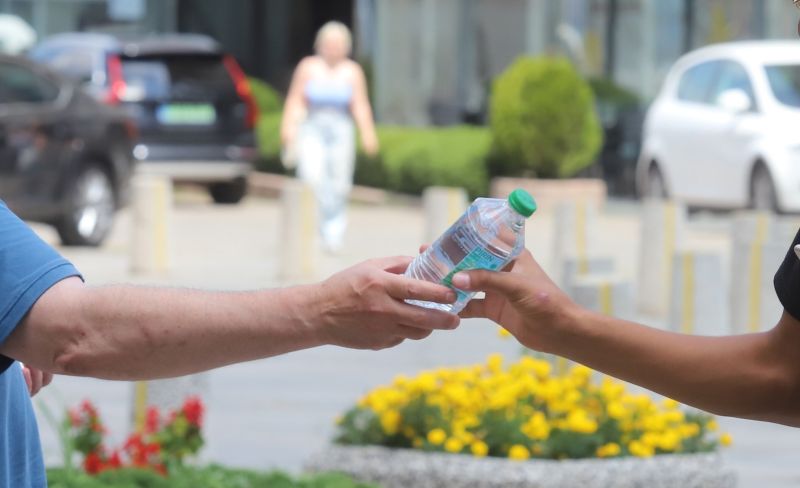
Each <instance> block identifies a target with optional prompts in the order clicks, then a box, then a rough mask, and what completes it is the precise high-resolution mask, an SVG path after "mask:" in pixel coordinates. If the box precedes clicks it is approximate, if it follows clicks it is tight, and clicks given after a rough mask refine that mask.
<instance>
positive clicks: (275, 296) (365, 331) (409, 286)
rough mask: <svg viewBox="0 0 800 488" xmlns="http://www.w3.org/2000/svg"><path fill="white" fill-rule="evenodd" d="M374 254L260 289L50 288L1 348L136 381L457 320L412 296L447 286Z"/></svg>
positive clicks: (434, 296)
mask: <svg viewBox="0 0 800 488" xmlns="http://www.w3.org/2000/svg"><path fill="white" fill-rule="evenodd" d="M409 262H410V258H387V259H383V260H374V261H370V262H367V263H363V264H361V265H358V266H355V267H353V268H350V269H348V270H345V271H343V272H341V273H339V274H337V275H334V276H333V277H331V278H330V279H328V280H326V281H325V282H323V283H320V284H318V285H309V286H302V287H296V288H288V289H283V290H266V291H253V292H229V293H224V292H205V291H192V290H180V289H163V288H145V287H134V286H110V287H103V288H91V287H87V286H85V285H84V284H83V283H82V282H81V281H80V280H79V279H77V278H70V279H66V280H63V281H61V282H59V283H57V284H56V285H55V286H53V287H52V288H50V289H49V290H48V291H47V292H46V293H45V294H44V295H42V297H41V298H39V300H38V301H37V302H36V304H35V305H34V306H33V308H32V309H31V311H30V313H29V314H28V315H27V317H26V318H25V320H24V321H23V323H22V324H21V325H20V326H19V327H17V328H16V330H15V331H14V332H13V333H12V334H11V336H9V338H8V340H7V341H6V342H5V343H4V344H3V345H2V346H0V353H2V354H4V355H6V356H9V357H12V358H15V359H18V360H21V361H24V362H25V363H26V364H30V365H31V366H34V367H36V368H39V369H42V370H44V371H48V372H54V373H60V374H68V375H77V376H92V377H96V378H106V379H120V380H134V379H145V378H146V379H151V378H163V377H172V376H180V375H184V374H189V373H194V372H198V371H203V370H207V369H211V368H215V367H218V366H223V365H227V364H232V363H236V362H242V361H249V360H254V359H259V358H264V357H269V356H274V355H277V354H282V353H286V352H289V351H295V350H299V349H305V348H309V347H314V346H319V345H323V344H333V345H340V346H346V347H355V348H363V349H381V348H384V347H391V346H394V345H397V344H399V343H400V342H402V341H403V340H405V339H422V338H424V337H427V336H428V335H429V334H430V333H431V331H432V330H433V329H452V328H454V327H456V326H457V325H458V317H456V316H455V315H452V314H448V313H445V312H441V311H436V310H428V309H423V308H420V307H415V306H412V305H408V304H406V303H404V302H403V300H405V299H409V298H414V299H421V300H431V301H437V302H452V301H453V300H455V296H454V294H453V292H452V291H451V290H449V289H448V288H446V287H443V286H439V285H435V284H432V283H427V282H423V281H416V280H410V279H406V278H403V277H401V276H399V275H397V274H396V273H400V272H402V270H404V269H405V267H407V266H408V264H409Z"/></svg>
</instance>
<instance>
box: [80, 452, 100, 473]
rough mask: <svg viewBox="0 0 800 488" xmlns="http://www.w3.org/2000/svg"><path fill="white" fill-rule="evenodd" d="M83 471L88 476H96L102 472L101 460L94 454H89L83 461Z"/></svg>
mask: <svg viewBox="0 0 800 488" xmlns="http://www.w3.org/2000/svg"><path fill="white" fill-rule="evenodd" d="M83 470H84V471H86V472H87V473H89V474H97V473H99V472H100V471H102V470H103V460H102V459H100V456H99V455H98V454H97V453H96V452H91V453H89V455H87V456H86V458H85V459H84V460H83Z"/></svg>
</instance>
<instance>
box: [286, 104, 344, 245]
mask: <svg viewBox="0 0 800 488" xmlns="http://www.w3.org/2000/svg"><path fill="white" fill-rule="evenodd" d="M298 141H299V145H298V153H297V154H298V167H297V175H298V177H299V178H300V179H301V180H303V181H305V182H306V183H308V184H309V185H310V186H311V188H312V189H313V190H314V193H315V194H316V197H317V202H318V204H319V215H320V229H319V232H320V235H321V237H322V242H323V244H324V245H325V247H326V248H327V249H328V250H332V251H335V250H338V249H340V248H341V247H342V244H343V242H344V234H345V230H346V229H347V199H348V196H349V195H350V190H351V189H352V187H353V170H354V166H355V130H354V127H353V119H352V118H351V117H350V114H349V113H347V112H345V111H342V110H338V109H311V110H310V111H309V112H308V116H307V117H306V120H305V121H304V122H303V124H302V125H301V127H300V132H299V139H298Z"/></svg>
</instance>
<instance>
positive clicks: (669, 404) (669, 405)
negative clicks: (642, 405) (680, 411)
mask: <svg viewBox="0 0 800 488" xmlns="http://www.w3.org/2000/svg"><path fill="white" fill-rule="evenodd" d="M661 404H662V405H664V408H666V409H667V410H675V409H676V408H678V407H680V406H681V404H680V403H678V402H677V401H675V400H673V399H672V398H665V399H664V401H663V402H661Z"/></svg>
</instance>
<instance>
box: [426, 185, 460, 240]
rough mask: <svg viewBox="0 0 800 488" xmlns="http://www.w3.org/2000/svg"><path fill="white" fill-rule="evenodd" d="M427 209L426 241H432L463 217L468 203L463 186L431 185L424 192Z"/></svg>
mask: <svg viewBox="0 0 800 488" xmlns="http://www.w3.org/2000/svg"><path fill="white" fill-rule="evenodd" d="M422 202H423V207H424V209H425V242H426V243H432V242H433V241H435V240H436V239H438V238H439V236H440V235H442V234H443V233H444V231H446V230H447V229H448V228H449V227H450V226H451V225H453V223H454V222H455V221H456V219H458V218H459V217H461V214H463V213H464V210H466V208H467V205H468V199H467V191H466V190H464V189H463V188H453V187H445V186H430V187H428V188H425V191H424V192H423V193H422Z"/></svg>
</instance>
